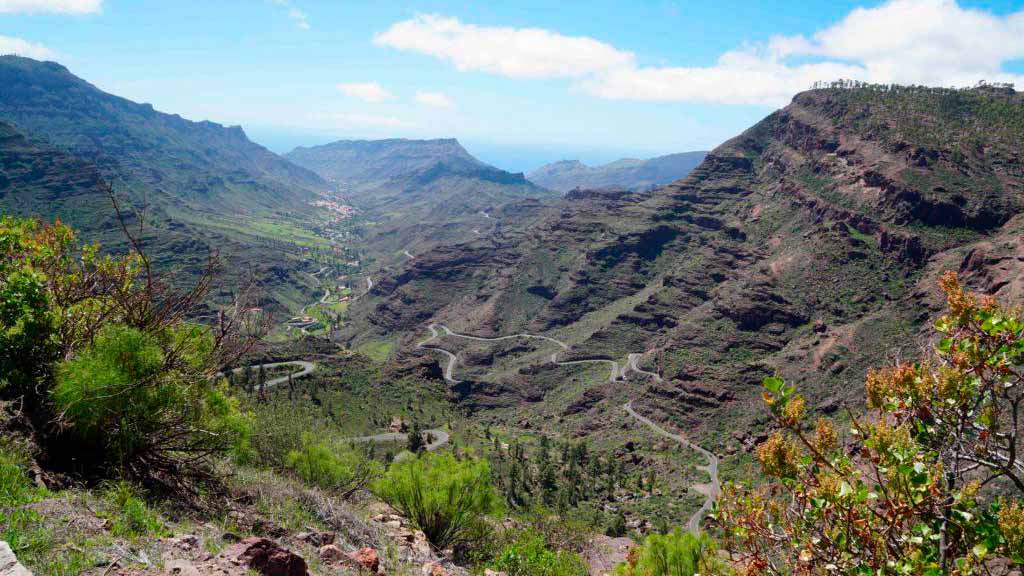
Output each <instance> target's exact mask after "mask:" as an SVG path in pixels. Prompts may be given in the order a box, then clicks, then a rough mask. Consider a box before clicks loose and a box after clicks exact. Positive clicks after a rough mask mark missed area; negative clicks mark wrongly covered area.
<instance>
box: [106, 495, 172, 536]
mask: <svg viewBox="0 0 1024 576" xmlns="http://www.w3.org/2000/svg"><path fill="white" fill-rule="evenodd" d="M103 496H104V499H106V500H107V502H109V503H110V506H111V508H112V509H111V511H110V512H109V513H107V514H105V515H106V517H107V518H108V519H109V520H110V522H111V527H110V532H111V534H113V535H114V536H117V537H118V538H127V539H130V540H135V539H137V538H141V537H143V536H161V535H163V534H164V533H165V532H166V530H165V528H164V525H163V523H162V522H161V521H160V517H159V516H158V515H157V514H156V512H154V511H152V510H150V508H149V506H147V505H146V502H145V501H144V500H143V499H142V498H141V496H140V495H139V494H138V493H137V492H136V490H135V488H134V487H133V486H132V485H131V484H129V483H127V482H123V481H122V482H116V483H114V484H112V485H111V486H109V487H108V488H107V489H106V490H105V491H104V493H103Z"/></svg>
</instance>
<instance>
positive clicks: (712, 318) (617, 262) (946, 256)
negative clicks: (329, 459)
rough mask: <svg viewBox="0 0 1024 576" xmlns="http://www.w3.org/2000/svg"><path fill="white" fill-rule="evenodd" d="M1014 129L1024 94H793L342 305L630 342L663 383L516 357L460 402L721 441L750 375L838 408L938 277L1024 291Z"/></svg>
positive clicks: (750, 409) (741, 408)
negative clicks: (692, 151)
mask: <svg viewBox="0 0 1024 576" xmlns="http://www.w3.org/2000/svg"><path fill="white" fill-rule="evenodd" d="M1021 141H1024V97H1022V96H1021V95H1020V94H1016V93H1011V92H1007V91H1005V90H999V91H996V90H991V89H976V90H971V91H950V90H932V89H909V88H899V89H892V90H889V89H882V88H860V89H853V90H815V91H810V92H805V93H802V94H800V95H798V96H797V97H796V98H795V99H794V101H793V102H792V104H791V105H789V106H787V107H786V108H785V109H782V110H780V111H778V112H776V113H774V114H772V115H770V116H769V117H767V118H765V119H764V120H763V121H762V122H760V123H758V124H757V125H756V126H754V127H752V128H751V129H750V130H748V131H747V132H745V133H743V134H742V135H740V136H738V137H737V138H735V139H733V140H731V141H729V142H727V143H726V144H724V145H722V146H721V147H719V148H717V149H716V150H714V151H713V152H711V153H710V154H709V156H708V158H707V159H706V160H705V161H704V163H703V164H702V165H701V166H700V167H698V168H697V169H696V170H695V171H694V172H693V173H692V174H691V175H690V176H689V177H687V178H686V179H684V180H682V181H679V182H676V183H674V184H672V185H670V186H667V187H664V188H662V189H659V190H657V191H655V192H653V193H651V194H649V195H644V196H638V195H631V194H623V193H585V192H580V193H575V194H571V195H569V196H568V197H567V198H566V199H565V200H564V201H563V202H562V203H561V204H560V205H558V206H557V207H556V208H553V209H551V210H549V211H547V212H546V214H545V216H544V217H542V218H541V219H540V221H539V222H538V223H537V224H536V225H534V226H532V227H530V228H529V229H527V230H526V231H525V232H516V231H508V232H506V233H504V234H502V233H499V234H497V235H496V236H494V237H489V238H485V239H481V240H477V241H474V242H470V243H466V244H462V245H458V246H451V247H447V248H443V249H437V250H433V251H431V252H429V253H425V254H422V255H420V256H419V257H418V258H417V259H416V260H415V261H412V262H409V263H407V264H405V266H404V267H402V268H400V269H398V270H396V271H395V272H394V273H392V274H389V275H387V276H386V277H384V278H381V279H380V280H379V281H378V282H377V285H376V287H375V288H374V290H373V292H372V293H371V297H370V298H367V299H365V300H363V301H362V302H360V306H359V307H357V309H356V310H355V311H354V312H353V315H354V317H355V318H357V319H361V323H357V324H356V325H357V326H360V327H365V326H368V327H371V328H374V329H376V330H377V331H378V332H381V333H394V332H400V333H405V334H407V335H408V336H407V338H408V340H407V341H409V342H411V341H412V339H413V338H414V335H416V334H423V333H424V330H425V324H426V322H428V321H430V320H433V321H440V322H443V323H446V324H447V325H449V326H451V327H452V328H453V329H455V330H457V331H459V332H464V333H472V334H480V335H502V334H510V333H515V332H530V333H538V334H547V335H552V336H556V337H558V338H560V339H562V340H564V341H566V342H567V343H569V344H570V351H569V352H568V354H567V356H568V357H574V356H575V357H580V358H593V357H599V358H608V359H614V360H617V361H619V362H620V363H622V364H624V363H625V362H626V361H627V355H628V354H630V353H644V356H643V358H642V360H641V361H640V362H639V364H641V365H642V366H645V367H647V368H649V369H652V370H656V371H658V372H659V373H660V374H661V375H662V376H663V377H664V380H663V381H662V382H652V383H650V384H645V383H643V382H642V381H641V380H638V379H631V381H630V382H629V383H628V384H623V383H607V382H606V383H602V381H601V379H600V378H598V379H596V380H595V379H593V378H592V379H590V384H588V385H586V386H584V388H579V387H576V388H573V389H572V390H567V389H566V384H565V382H566V381H567V380H566V375H565V370H564V368H562V367H558V366H555V365H552V364H550V363H548V362H546V360H545V358H546V355H544V354H541V353H540V352H535V353H531V352H530V351H522V350H520V351H514V352H512V353H511V354H512V356H513V358H512V359H510V360H507V361H505V362H504V363H503V364H502V366H503V370H501V371H499V372H498V374H497V375H496V376H495V375H493V371H492V375H491V376H480V378H479V380H480V381H481V382H487V381H488V380H496V382H491V383H490V384H486V385H484V384H481V385H478V386H471V387H468V392H466V394H467V398H466V399H467V400H468V401H471V402H475V403H476V404H478V405H481V406H493V405H500V406H512V407H515V408H516V409H517V410H526V411H529V412H539V413H542V414H547V415H551V416H555V417H559V420H561V422H560V424H558V426H559V427H563V428H567V429H568V430H570V431H572V430H576V431H577V432H583V433H587V434H589V433H592V432H593V431H594V430H595V429H599V428H602V427H606V426H612V425H615V423H616V421H615V420H614V419H608V418H605V417H603V416H602V415H604V414H608V413H610V412H611V411H613V410H617V409H618V407H619V405H620V404H621V402H622V401H623V400H624V399H625V398H628V397H631V396H636V395H638V394H640V393H641V392H643V394H642V398H641V399H640V400H639V401H638V402H637V403H638V405H641V406H643V407H644V408H645V409H646V410H647V412H648V413H651V414H657V415H659V416H660V415H664V416H668V417H671V418H672V419H674V420H676V421H677V422H679V423H681V424H684V425H685V429H688V430H691V431H695V432H698V433H699V434H700V435H701V436H702V437H703V438H704V439H705V440H706V441H707V442H709V445H712V446H715V447H718V448H720V449H729V450H730V451H731V450H734V449H735V450H738V449H740V447H741V445H744V444H745V445H747V446H749V445H750V444H751V443H752V440H753V439H752V438H751V437H749V435H748V434H747V433H746V432H742V431H745V430H750V429H751V428H750V426H749V425H750V424H751V423H755V420H756V419H757V418H758V416H755V414H757V413H758V411H757V410H755V409H754V405H753V402H754V401H755V398H756V397H757V394H758V391H759V383H760V381H761V379H762V377H764V376H765V375H769V374H771V373H773V372H776V371H778V372H782V373H783V374H784V375H786V376H787V378H789V379H790V380H791V381H794V382H797V383H799V385H800V386H801V388H802V389H804V390H806V391H807V392H808V395H809V398H810V399H811V400H812V401H813V402H814V403H815V404H816V405H817V407H818V408H819V409H821V410H823V411H825V412H834V411H835V410H837V409H838V408H839V407H840V406H841V405H843V404H844V403H846V402H854V400H853V398H855V397H859V391H860V382H861V379H862V377H863V375H864V372H865V370H866V368H867V367H868V366H872V365H879V364H883V363H885V362H886V360H887V359H889V358H891V357H894V356H903V357H906V356H912V355H915V354H917V352H918V350H919V345H920V342H919V338H918V335H919V333H920V330H921V327H922V325H923V323H924V322H925V321H927V320H928V318H929V317H930V315H931V314H932V312H933V310H934V308H935V306H936V302H937V300H936V299H935V298H934V295H933V293H932V287H933V286H934V285H935V282H934V279H935V276H936V275H937V274H938V273H939V272H940V271H941V270H944V269H950V268H952V269H959V270H961V271H962V272H963V273H965V275H966V279H967V281H968V283H970V284H971V285H973V286H976V287H978V288H981V289H983V290H985V291H987V292H989V293H998V294H999V295H1001V296H1004V297H1010V298H1013V297H1019V296H1020V295H1021V293H1022V292H1021V290H1022V286H1021V280H1020V274H1019V272H1020V268H1021V266H1024V263H1022V260H1021V259H1022V258H1024V255H1022V253H1021V245H1020V233H1021V231H1022V225H1024V216H1021V212H1022V205H1024V197H1022V193H1024V165H1022V162H1021V158H1020V149H1019V143H1020V142H1021ZM353 335H354V336H355V337H356V338H357V339H358V338H359V337H363V335H361V334H360V335H356V334H355V333H354V332H353ZM508 354H509V353H508V352H505V353H503V356H508ZM474 361H477V362H483V364H482V365H481V366H482V367H486V366H490V365H491V364H493V363H494V353H493V351H492V352H491V353H490V355H489V356H488V354H484V355H483V357H482V358H480V355H479V354H478V355H472V354H470V355H466V356H465V358H464V362H465V363H466V369H467V370H470V371H472V369H473V366H472V363H473V362H474ZM483 373H486V371H483V372H481V374H483ZM641 386H648V388H647V389H646V390H641V388H640V387H641ZM522 390H530V391H531V393H530V394H524V393H522ZM583 394H586V395H587V401H586V402H585V403H584V409H583V410H579V409H577V408H578V404H579V401H580V400H581V398H583V396H582V395H583ZM574 406H575V407H576V408H572V409H570V407H574ZM584 431H586V432H584Z"/></svg>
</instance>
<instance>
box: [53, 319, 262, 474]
mask: <svg viewBox="0 0 1024 576" xmlns="http://www.w3.org/2000/svg"><path fill="white" fill-rule="evenodd" d="M209 340H210V339H209V337H208V336H207V335H206V333H205V332H204V331H203V330H201V329H198V328H196V327H192V326H184V327H179V328H178V329H176V330H174V331H169V332H167V333H165V334H161V335H159V336H155V335H153V334H148V333H145V332H142V331H140V330H137V329H135V328H130V327H127V326H122V325H117V324H112V325H108V326H105V327H104V328H102V329H101V330H100V332H99V334H98V335H97V336H96V338H95V340H94V341H93V343H92V344H91V345H90V346H88V347H86V348H85V349H84V350H82V351H81V352H79V353H78V354H76V355H74V356H73V357H72V358H71V359H69V360H66V361H64V362H62V363H61V364H60V365H59V366H58V370H57V378H56V385H55V386H54V388H53V390H52V392H51V396H52V399H53V402H54V406H55V408H56V409H57V411H58V413H59V415H60V420H61V421H62V422H63V423H64V424H65V425H66V427H67V428H68V429H69V433H70V434H71V435H72V436H73V437H75V438H76V439H78V440H80V441H81V442H82V443H83V444H84V445H85V446H87V447H89V448H91V449H93V450H95V451H96V452H97V453H101V454H103V455H104V456H105V457H106V458H107V459H109V460H110V461H111V462H112V463H113V464H116V465H118V466H120V467H124V468H126V469H127V470H128V471H129V472H137V473H140V474H141V475H148V474H149V473H151V472H152V471H153V470H154V469H155V470H165V471H173V470H174V468H175V464H176V463H177V462H181V461H195V460H197V459H202V458H205V457H206V456H209V455H212V454H216V453H224V452H228V451H230V450H232V449H233V450H235V451H236V452H237V453H243V452H245V451H247V449H248V448H247V447H248V436H249V419H248V418H247V417H246V415H244V414H242V413H241V412H240V411H239V410H238V406H237V403H236V402H235V401H234V400H233V399H231V398H230V397H228V396H227V393H226V388H225V387H224V386H223V385H218V384H215V383H214V382H213V381H211V380H208V379H205V378H203V377H202V375H201V374H199V373H198V367H199V366H200V365H201V364H202V362H203V361H204V358H203V355H204V354H205V353H206V351H207V350H209V347H210V343H209ZM169 350H173V351H174V353H175V354H177V355H178V357H177V358H176V359H175V361H174V362H173V363H172V362H170V361H169V360H168V354H169V353H170V352H169ZM190 368H191V369H192V370H190ZM193 370H195V371H193Z"/></svg>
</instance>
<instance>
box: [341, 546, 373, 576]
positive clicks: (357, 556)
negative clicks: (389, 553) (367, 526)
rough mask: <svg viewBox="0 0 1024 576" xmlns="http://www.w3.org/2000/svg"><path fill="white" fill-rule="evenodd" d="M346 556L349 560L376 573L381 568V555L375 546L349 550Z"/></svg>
mask: <svg viewBox="0 0 1024 576" xmlns="http://www.w3.org/2000/svg"><path fill="white" fill-rule="evenodd" d="M346 556H348V559H349V560H351V561H353V562H355V563H356V564H358V565H359V566H361V567H363V568H365V569H367V570H369V571H370V572H373V573H374V574H376V573H377V571H378V570H379V569H380V556H379V555H378V554H377V551H376V550H374V549H373V548H363V549H362V550H356V551H355V552H349V553H348V554H347V555H346Z"/></svg>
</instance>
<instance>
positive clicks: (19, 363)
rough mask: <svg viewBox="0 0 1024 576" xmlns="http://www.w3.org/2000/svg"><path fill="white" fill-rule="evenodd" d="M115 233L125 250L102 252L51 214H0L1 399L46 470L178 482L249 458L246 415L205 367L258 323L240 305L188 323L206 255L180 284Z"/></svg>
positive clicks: (240, 348)
mask: <svg viewBox="0 0 1024 576" xmlns="http://www.w3.org/2000/svg"><path fill="white" fill-rule="evenodd" d="M111 198H112V199H113V194H112V193H111ZM116 206H117V205H116V202H115V208H116ZM122 223H123V219H122ZM124 232H125V234H126V235H127V237H128V239H129V241H130V243H131V245H132V246H133V250H131V251H130V252H129V253H128V254H127V255H124V256H117V257H115V256H103V255H101V253H100V249H99V247H98V246H96V245H87V244H82V243H81V242H79V241H78V239H77V237H76V236H75V233H74V231H73V230H71V228H69V227H67V226H65V225H63V224H61V223H60V222H59V221H58V222H56V223H54V224H43V223H41V222H38V221H35V220H25V219H14V218H9V217H0V400H11V401H14V402H15V403H16V404H17V405H18V406H22V407H24V412H25V414H26V417H27V419H28V420H30V421H31V422H32V424H33V427H34V428H35V429H36V430H37V437H36V440H37V441H38V442H39V443H40V445H41V448H42V449H43V450H42V457H43V458H44V459H45V461H46V462H45V463H46V465H47V466H49V467H52V468H56V469H61V470H64V471H69V472H74V473H77V474H82V475H87V476H101V477H104V476H105V477H110V476H120V475H127V476H129V477H132V478H137V479H140V480H141V479H147V480H159V481H160V482H163V483H166V484H170V485H177V484H181V483H182V482H184V481H187V480H189V479H190V478H195V477H196V476H197V475H202V474H203V471H204V469H205V468H206V465H207V464H209V463H210V462H211V459H212V457H214V456H217V455H221V454H224V453H226V452H229V451H232V450H234V451H235V453H236V454H240V455H241V454H245V453H246V452H247V438H248V429H249V421H248V418H247V417H246V416H245V415H244V414H242V413H241V412H240V411H239V410H238V407H237V404H236V403H235V401H234V400H233V399H232V398H231V397H230V396H228V395H227V393H226V389H225V387H224V385H223V384H222V383H221V382H220V378H219V377H218V376H217V374H218V372H219V371H220V370H221V369H222V367H223V366H224V365H225V364H227V363H230V362H232V361H234V360H235V359H237V358H238V357H239V356H240V355H241V354H242V353H244V352H245V351H246V350H247V349H248V348H249V346H251V344H252V343H253V342H254V341H255V340H256V338H257V337H258V336H259V331H260V326H259V323H258V322H254V321H253V320H254V318H255V316H254V315H252V314H251V313H249V312H248V311H247V310H246V309H245V308H244V307H242V306H241V305H236V306H235V307H234V308H233V309H229V310H228V311H226V312H225V313H222V314H220V315H219V316H218V321H217V322H216V323H215V324H214V325H212V326H200V325H196V324H192V323H190V322H189V321H188V318H189V316H190V315H192V314H194V312H195V309H196V307H197V306H199V305H200V304H201V303H202V302H203V301H204V300H205V298H206V296H207V294H208V291H209V289H210V286H211V283H212V278H213V272H214V270H215V268H216V259H215V257H211V260H210V262H209V263H208V265H207V268H206V273H205V274H203V276H202V278H201V279H200V281H199V283H198V284H197V285H196V286H194V287H192V288H191V289H188V290H178V289H176V288H174V287H173V286H172V285H171V284H170V283H168V282H166V281H164V280H163V279H162V278H161V277H159V276H158V275H156V274H155V273H154V272H153V271H152V269H151V268H150V265H149V261H148V259H147V257H146V255H145V253H144V252H143V251H142V250H141V248H140V244H139V243H138V242H137V241H136V239H135V237H134V236H133V235H132V234H131V233H130V232H129V230H128V229H127V227H124Z"/></svg>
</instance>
